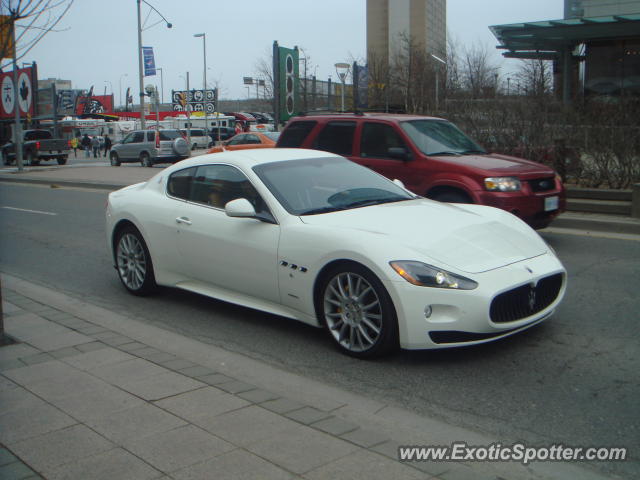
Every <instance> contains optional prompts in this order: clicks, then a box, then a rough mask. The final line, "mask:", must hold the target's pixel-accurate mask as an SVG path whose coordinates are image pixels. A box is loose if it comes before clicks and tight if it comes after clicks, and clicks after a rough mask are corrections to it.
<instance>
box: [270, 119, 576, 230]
mask: <svg viewBox="0 0 640 480" xmlns="http://www.w3.org/2000/svg"><path fill="white" fill-rule="evenodd" d="M276 147H288V148H292V147H293V148H311V149H316V150H324V151H327V152H332V153H336V154H338V155H343V156H345V157H347V158H349V159H350V160H352V161H354V162H356V163H359V164H360V165H363V166H365V167H369V168H370V169H372V170H375V171H376V172H378V173H380V174H382V175H384V176H385V177H388V178H391V179H396V178H397V179H399V180H401V181H402V182H403V183H404V184H405V186H406V187H407V188H408V189H409V190H411V191H412V192H415V193H417V194H419V195H423V196H425V197H428V198H431V199H434V200H439V201H443V202H456V203H478V204H481V205H490V206H492V207H497V208H501V209H503V210H507V211H508V212H511V213H513V214H514V215H517V216H518V217H520V218H522V219H523V220H524V221H525V222H527V223H528V224H529V225H531V226H532V227H534V228H544V227H546V226H548V225H549V223H551V221H552V220H553V219H554V218H555V217H556V216H557V215H558V214H559V213H560V212H563V211H564V209H565V203H566V198H565V191H564V187H563V185H562V181H561V180H560V177H559V176H558V175H557V174H556V172H555V171H554V170H553V169H552V168H549V167H547V166H545V165H542V164H539V163H536V162H532V161H529V160H524V159H521V158H516V157H510V156H507V155H500V154H496V153H488V152H487V151H485V150H484V149H483V148H482V147H480V146H479V145H478V144H476V143H475V142H474V141H473V140H471V139H470V138H469V137H467V136H466V135H465V134H464V133H463V132H462V131H461V130H460V129H459V128H458V127H456V126H455V125H454V124H452V123H451V122H448V121H447V120H444V119H441V118H434V117H423V116H417V115H391V114H369V113H367V114H331V115H307V116H302V117H294V118H292V119H291V120H290V121H289V123H288V124H287V126H286V127H285V129H284V130H283V132H282V134H281V135H280V138H279V139H278V143H277V144H276Z"/></svg>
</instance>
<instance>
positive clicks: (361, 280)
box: [316, 262, 399, 358]
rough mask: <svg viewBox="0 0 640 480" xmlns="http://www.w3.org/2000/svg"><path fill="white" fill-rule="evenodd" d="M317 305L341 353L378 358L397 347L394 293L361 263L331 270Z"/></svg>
mask: <svg viewBox="0 0 640 480" xmlns="http://www.w3.org/2000/svg"><path fill="white" fill-rule="evenodd" d="M316 305H317V307H318V308H317V310H318V313H319V319H320V321H321V322H323V323H324V324H325V326H326V327H327V328H326V330H327V332H328V334H329V337H330V338H331V339H332V340H333V342H334V344H335V345H336V346H337V347H338V349H339V350H340V351H341V352H342V353H345V354H347V355H350V356H352V357H356V358H375V357H380V356H382V355H385V354H388V353H390V352H392V351H394V350H397V349H398V347H399V344H398V319H397V316H396V310H395V308H394V306H393V302H392V301H391V297H390V296H389V293H388V292H387V290H386V289H385V287H384V285H382V282H381V281H380V280H379V279H378V277H376V275H375V274H374V273H373V272H371V271H370V270H369V269H367V268H365V267H363V266H362V265H360V264H358V263H353V262H349V263H345V264H340V265H336V266H335V267H333V268H331V269H330V270H328V271H327V272H326V273H325V275H323V279H322V281H321V282H320V288H319V289H318V292H317V297H316Z"/></svg>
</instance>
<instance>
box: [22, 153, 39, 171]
mask: <svg viewBox="0 0 640 480" xmlns="http://www.w3.org/2000/svg"><path fill="white" fill-rule="evenodd" d="M25 160H26V161H25V165H31V166H34V167H35V166H37V165H40V160H38V157H36V156H35V154H34V153H33V152H27V155H26V159H25Z"/></svg>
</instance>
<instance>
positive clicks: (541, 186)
mask: <svg viewBox="0 0 640 480" xmlns="http://www.w3.org/2000/svg"><path fill="white" fill-rule="evenodd" d="M529 186H530V187H531V190H533V191H534V192H548V191H549V190H553V189H554V188H556V180H555V178H553V177H549V178H537V179H535V180H529Z"/></svg>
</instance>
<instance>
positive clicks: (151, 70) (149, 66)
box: [142, 47, 156, 77]
mask: <svg viewBox="0 0 640 480" xmlns="http://www.w3.org/2000/svg"><path fill="white" fill-rule="evenodd" d="M142 56H143V57H144V76H145V77H153V76H154V75H155V74H156V61H155V59H154V58H153V47H142Z"/></svg>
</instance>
